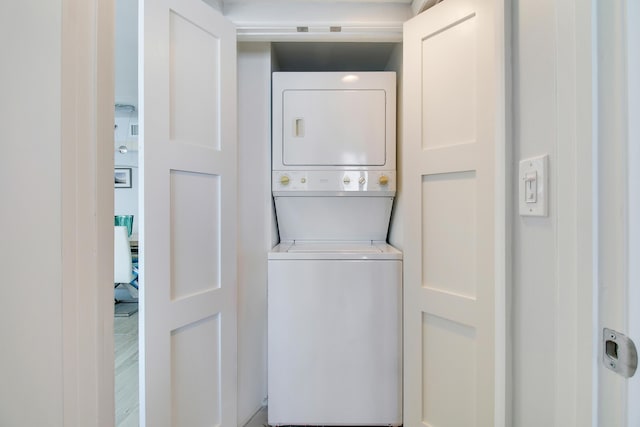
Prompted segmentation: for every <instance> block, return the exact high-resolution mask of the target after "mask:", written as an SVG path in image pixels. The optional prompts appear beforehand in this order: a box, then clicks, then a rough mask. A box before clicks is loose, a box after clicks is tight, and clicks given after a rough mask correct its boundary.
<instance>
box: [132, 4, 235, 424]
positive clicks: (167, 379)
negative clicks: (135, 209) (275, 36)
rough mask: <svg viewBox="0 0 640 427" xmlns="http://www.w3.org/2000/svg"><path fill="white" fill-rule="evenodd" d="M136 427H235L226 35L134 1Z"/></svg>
mask: <svg viewBox="0 0 640 427" xmlns="http://www.w3.org/2000/svg"><path fill="white" fill-rule="evenodd" d="M140 4H141V6H140V7H141V9H140V14H139V16H140V17H141V19H140V30H139V31H140V33H139V34H140V41H139V46H140V56H139V58H140V63H139V72H140V76H141V80H140V83H139V88H140V97H139V99H140V114H139V117H140V119H141V121H140V129H141V131H140V141H141V144H140V159H141V160H140V170H141V194H142V201H141V206H140V214H141V216H142V217H143V218H144V220H143V221H142V222H141V227H140V242H141V249H142V251H141V265H140V267H141V272H140V277H141V283H140V285H141V286H140V289H141V290H140V298H141V300H142V304H141V306H140V332H141V334H140V337H141V343H140V394H141V406H140V421H141V425H142V426H145V425H146V426H153V427H162V426H196V425H212V426H213V425H224V426H233V425H236V418H237V413H236V412H237V411H236V399H237V398H236V388H237V385H236V371H237V361H236V340H237V337H236V266H237V261H236V259H237V255H236V234H237V230H236V228H237V227H236V216H237V215H236V213H237V204H236V198H237V194H236V193H237V185H236V179H237V177H236V35H235V28H234V26H233V25H232V24H231V23H229V22H228V21H227V20H226V19H224V18H223V17H222V16H221V14H220V13H218V12H217V11H215V10H214V9H212V8H211V7H209V6H208V5H207V4H206V3H204V2H202V1H198V0H180V1H178V0H143V1H141V2H140Z"/></svg>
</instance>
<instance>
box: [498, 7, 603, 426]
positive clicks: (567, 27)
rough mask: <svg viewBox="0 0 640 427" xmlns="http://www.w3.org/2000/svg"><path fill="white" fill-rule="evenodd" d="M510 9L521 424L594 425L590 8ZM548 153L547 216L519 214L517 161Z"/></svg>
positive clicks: (517, 421) (517, 415)
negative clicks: (592, 392) (592, 420)
mask: <svg viewBox="0 0 640 427" xmlns="http://www.w3.org/2000/svg"><path fill="white" fill-rule="evenodd" d="M512 7H513V9H512V18H513V21H512V26H513V37H512V39H511V42H512V49H513V87H512V89H513V163H512V167H513V171H514V176H512V184H513V202H514V204H513V206H512V209H513V212H514V214H513V218H512V223H513V241H512V248H513V251H512V260H513V265H512V273H513V277H512V288H511V296H512V306H511V319H512V325H511V326H512V327H511V333H512V354H511V359H512V361H513V366H512V368H513V370H512V375H513V376H512V393H511V395H512V402H513V406H512V412H513V414H512V415H513V425H514V426H518V427H528V426H532V427H533V426H540V425H544V426H556V427H564V426H578V425H580V426H581V425H589V424H590V423H591V417H592V412H591V411H592V402H591V387H592V386H593V383H592V369H593V368H592V367H593V359H592V358H593V353H592V350H593V349H592V347H591V338H590V336H591V334H592V333H593V332H592V331H593V329H592V322H593V318H592V311H593V308H592V306H591V303H592V294H591V290H592V283H591V277H592V274H591V273H592V271H591V270H590V269H591V268H592V267H593V266H592V260H591V254H590V250H591V245H592V243H593V242H592V240H591V223H590V221H591V212H590V209H591V208H592V206H591V200H592V196H591V190H592V188H591V176H592V173H593V171H592V170H591V165H590V164H589V162H590V160H591V140H590V132H591V129H590V128H591V124H590V123H591V107H590V102H591V94H590V90H591V81H590V79H591V70H590V67H591V60H590V56H591V52H590V49H591V39H590V27H589V25H590V19H591V17H590V15H589V13H590V12H589V6H588V5H586V4H585V3H584V2H578V1H568V0H540V1H537V2H527V1H523V0H516V1H514V2H513V3H512ZM541 154H549V186H548V191H549V195H548V197H549V198H548V201H549V216H548V217H546V218H545V217H521V216H519V214H518V205H517V202H518V187H519V183H518V182H517V178H516V177H517V170H518V162H519V160H522V159H525V158H528V157H531V156H537V155H541ZM580 177H582V179H579V178H580ZM578 190H581V191H578Z"/></svg>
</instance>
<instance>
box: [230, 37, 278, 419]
mask: <svg viewBox="0 0 640 427" xmlns="http://www.w3.org/2000/svg"><path fill="white" fill-rule="evenodd" d="M238 111H239V112H240V114H238V204H239V205H238V212H239V217H238V422H239V425H244V424H245V423H246V422H247V421H248V420H249V418H250V417H251V416H252V415H253V414H254V413H255V412H256V411H257V410H258V409H259V408H260V407H261V406H262V404H263V402H264V399H265V398H266V396H267V321H266V319H267V252H268V251H269V250H270V249H271V248H272V247H273V243H274V233H275V227H274V225H273V224H274V215H273V212H272V201H271V44H270V43H238Z"/></svg>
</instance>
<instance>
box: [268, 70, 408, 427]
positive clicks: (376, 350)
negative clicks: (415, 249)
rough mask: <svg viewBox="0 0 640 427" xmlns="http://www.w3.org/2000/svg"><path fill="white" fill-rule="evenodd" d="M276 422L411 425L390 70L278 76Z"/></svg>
mask: <svg viewBox="0 0 640 427" xmlns="http://www.w3.org/2000/svg"><path fill="white" fill-rule="evenodd" d="M272 83H273V85H272V87H273V95H272V96H273V110H272V111H273V113H272V114H273V153H272V155H273V170H272V190H273V198H274V202H275V207H276V216H277V221H278V230H279V233H280V244H279V245H277V246H276V247H274V248H273V250H272V251H271V252H270V253H269V261H268V384H269V385H268V399H269V412H268V422H269V424H270V425H368V426H373V425H401V424H402V380H401V378H402V356H401V344H402V327H401V325H402V313H401V308H402V303H401V301H402V299H401V295H402V253H401V252H400V251H398V250H397V249H395V248H394V247H392V246H390V245H389V244H387V243H386V239H387V232H388V228H389V220H390V216H391V210H392V206H393V199H394V196H395V189H396V144H395V142H396V141H395V132H396V126H395V123H396V107H395V106H396V79H395V73H391V72H361V73H346V72H345V73H342V72H340V73H336V72H305V73H297V72H295V73H292V72H286V73H274V74H273V82H272Z"/></svg>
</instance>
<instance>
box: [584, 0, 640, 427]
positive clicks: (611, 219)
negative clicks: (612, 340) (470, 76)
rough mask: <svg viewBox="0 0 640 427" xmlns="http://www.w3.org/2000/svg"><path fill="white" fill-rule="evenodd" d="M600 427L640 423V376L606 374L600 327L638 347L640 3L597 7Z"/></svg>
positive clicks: (629, 425)
mask: <svg viewBox="0 0 640 427" xmlns="http://www.w3.org/2000/svg"><path fill="white" fill-rule="evenodd" d="M597 17H598V20H597V28H598V35H597V44H598V52H597V70H598V74H597V89H598V98H597V115H598V126H597V129H598V186H599V188H598V223H597V229H598V295H597V297H598V329H597V331H596V334H597V339H598V347H597V351H598V354H597V355H596V358H595V359H596V363H597V366H598V369H597V372H598V393H597V395H598V425H603V426H604V425H612V426H613V425H615V426H620V427H631V426H637V425H640V407H638V405H637V402H638V399H640V373H638V372H636V373H635V375H634V376H633V377H631V378H624V377H622V376H620V375H619V374H617V373H615V372H613V371H611V370H609V369H607V368H606V367H605V364H606V363H609V362H611V360H609V359H607V358H605V357H603V328H610V329H613V330H615V331H617V332H620V333H621V334H623V335H626V336H628V337H629V338H631V339H632V340H633V341H634V342H635V345H636V348H638V346H639V344H640V287H639V286H638V282H639V281H640V263H638V259H639V257H640V191H639V190H640V172H639V171H638V166H637V165H638V162H639V161H640V123H639V122H638V119H637V118H638V115H639V114H640V79H638V76H639V75H640V74H639V73H640V30H639V29H638V28H637V25H636V22H637V20H638V19H640V5H639V4H638V2H636V1H632V0H624V1H619V2H613V3H611V2H598V5H597Z"/></svg>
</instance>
